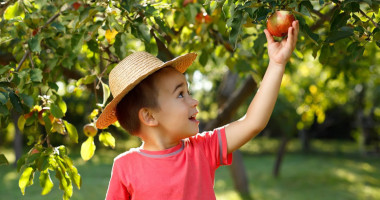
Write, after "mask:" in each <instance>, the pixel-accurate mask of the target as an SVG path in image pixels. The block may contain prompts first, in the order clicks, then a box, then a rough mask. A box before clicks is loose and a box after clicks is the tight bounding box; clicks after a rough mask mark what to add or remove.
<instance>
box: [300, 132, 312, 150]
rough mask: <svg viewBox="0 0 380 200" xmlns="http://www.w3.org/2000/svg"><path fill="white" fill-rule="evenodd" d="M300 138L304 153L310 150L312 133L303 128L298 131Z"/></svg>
mask: <svg viewBox="0 0 380 200" xmlns="http://www.w3.org/2000/svg"><path fill="white" fill-rule="evenodd" d="M298 135H299V139H300V141H301V148H302V152H303V153H309V152H310V134H308V133H307V132H306V130H304V129H302V130H300V131H299V132H298Z"/></svg>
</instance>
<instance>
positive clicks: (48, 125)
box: [42, 112, 52, 133]
mask: <svg viewBox="0 0 380 200" xmlns="http://www.w3.org/2000/svg"><path fill="white" fill-rule="evenodd" d="M45 113H46V112H45ZM45 113H43V114H42V119H43V121H44V122H45V130H46V132H47V133H50V131H51V127H52V124H51V121H50V118H49V115H50V114H45Z"/></svg>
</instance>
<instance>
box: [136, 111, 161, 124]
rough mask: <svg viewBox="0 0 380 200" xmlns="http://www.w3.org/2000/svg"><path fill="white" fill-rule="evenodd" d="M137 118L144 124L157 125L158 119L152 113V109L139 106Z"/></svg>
mask: <svg viewBox="0 0 380 200" xmlns="http://www.w3.org/2000/svg"><path fill="white" fill-rule="evenodd" d="M139 119H140V122H141V123H143V124H145V125H146V126H157V125H158V121H157V120H156V119H155V118H154V116H153V115H152V111H151V110H150V109H148V108H141V109H140V110H139Z"/></svg>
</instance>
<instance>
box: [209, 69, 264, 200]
mask: <svg viewBox="0 0 380 200" xmlns="http://www.w3.org/2000/svg"><path fill="white" fill-rule="evenodd" d="M228 77H229V76H228V75H226V78H227V79H228ZM230 83H231V82H230ZM222 85H223V84H222ZM229 88H230V87H229ZM256 89H257V84H256V82H255V81H254V80H253V78H252V77H251V76H249V77H248V78H247V79H246V80H245V81H244V82H243V85H242V86H241V87H240V88H239V89H238V90H236V91H235V92H229V93H228V92H227V93H226V92H225V90H223V89H221V90H219V94H221V95H223V94H232V95H229V98H226V100H225V101H223V100H219V102H218V103H219V105H220V108H221V109H220V111H219V113H218V116H217V117H216V118H215V119H214V120H211V121H209V122H208V123H207V124H205V126H204V130H212V129H214V128H217V127H220V126H222V125H225V124H228V123H229V122H231V120H232V118H233V116H234V114H235V113H236V111H237V109H238V108H239V107H240V105H242V104H243V102H244V101H245V100H246V99H247V98H248V97H249V96H250V95H251V94H252V93H253V92H254V91H255V90H256ZM222 91H223V92H222ZM233 156H234V158H233V162H232V164H231V166H230V172H231V176H232V179H233V181H234V185H235V188H236V190H237V191H238V192H239V194H240V196H241V197H242V198H243V199H251V197H250V195H249V187H248V177H247V173H246V170H245V167H244V164H243V157H242V155H241V153H240V151H239V150H236V151H235V152H234V153H233Z"/></svg>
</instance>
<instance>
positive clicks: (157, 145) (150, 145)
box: [141, 140, 181, 151]
mask: <svg viewBox="0 0 380 200" xmlns="http://www.w3.org/2000/svg"><path fill="white" fill-rule="evenodd" d="M180 142H181V141H176V142H172V143H165V142H152V141H151V142H147V141H145V140H143V144H142V146H141V148H142V149H144V150H147V151H162V150H166V149H170V148H172V147H175V146H177V145H178V144H179V143H180Z"/></svg>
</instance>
